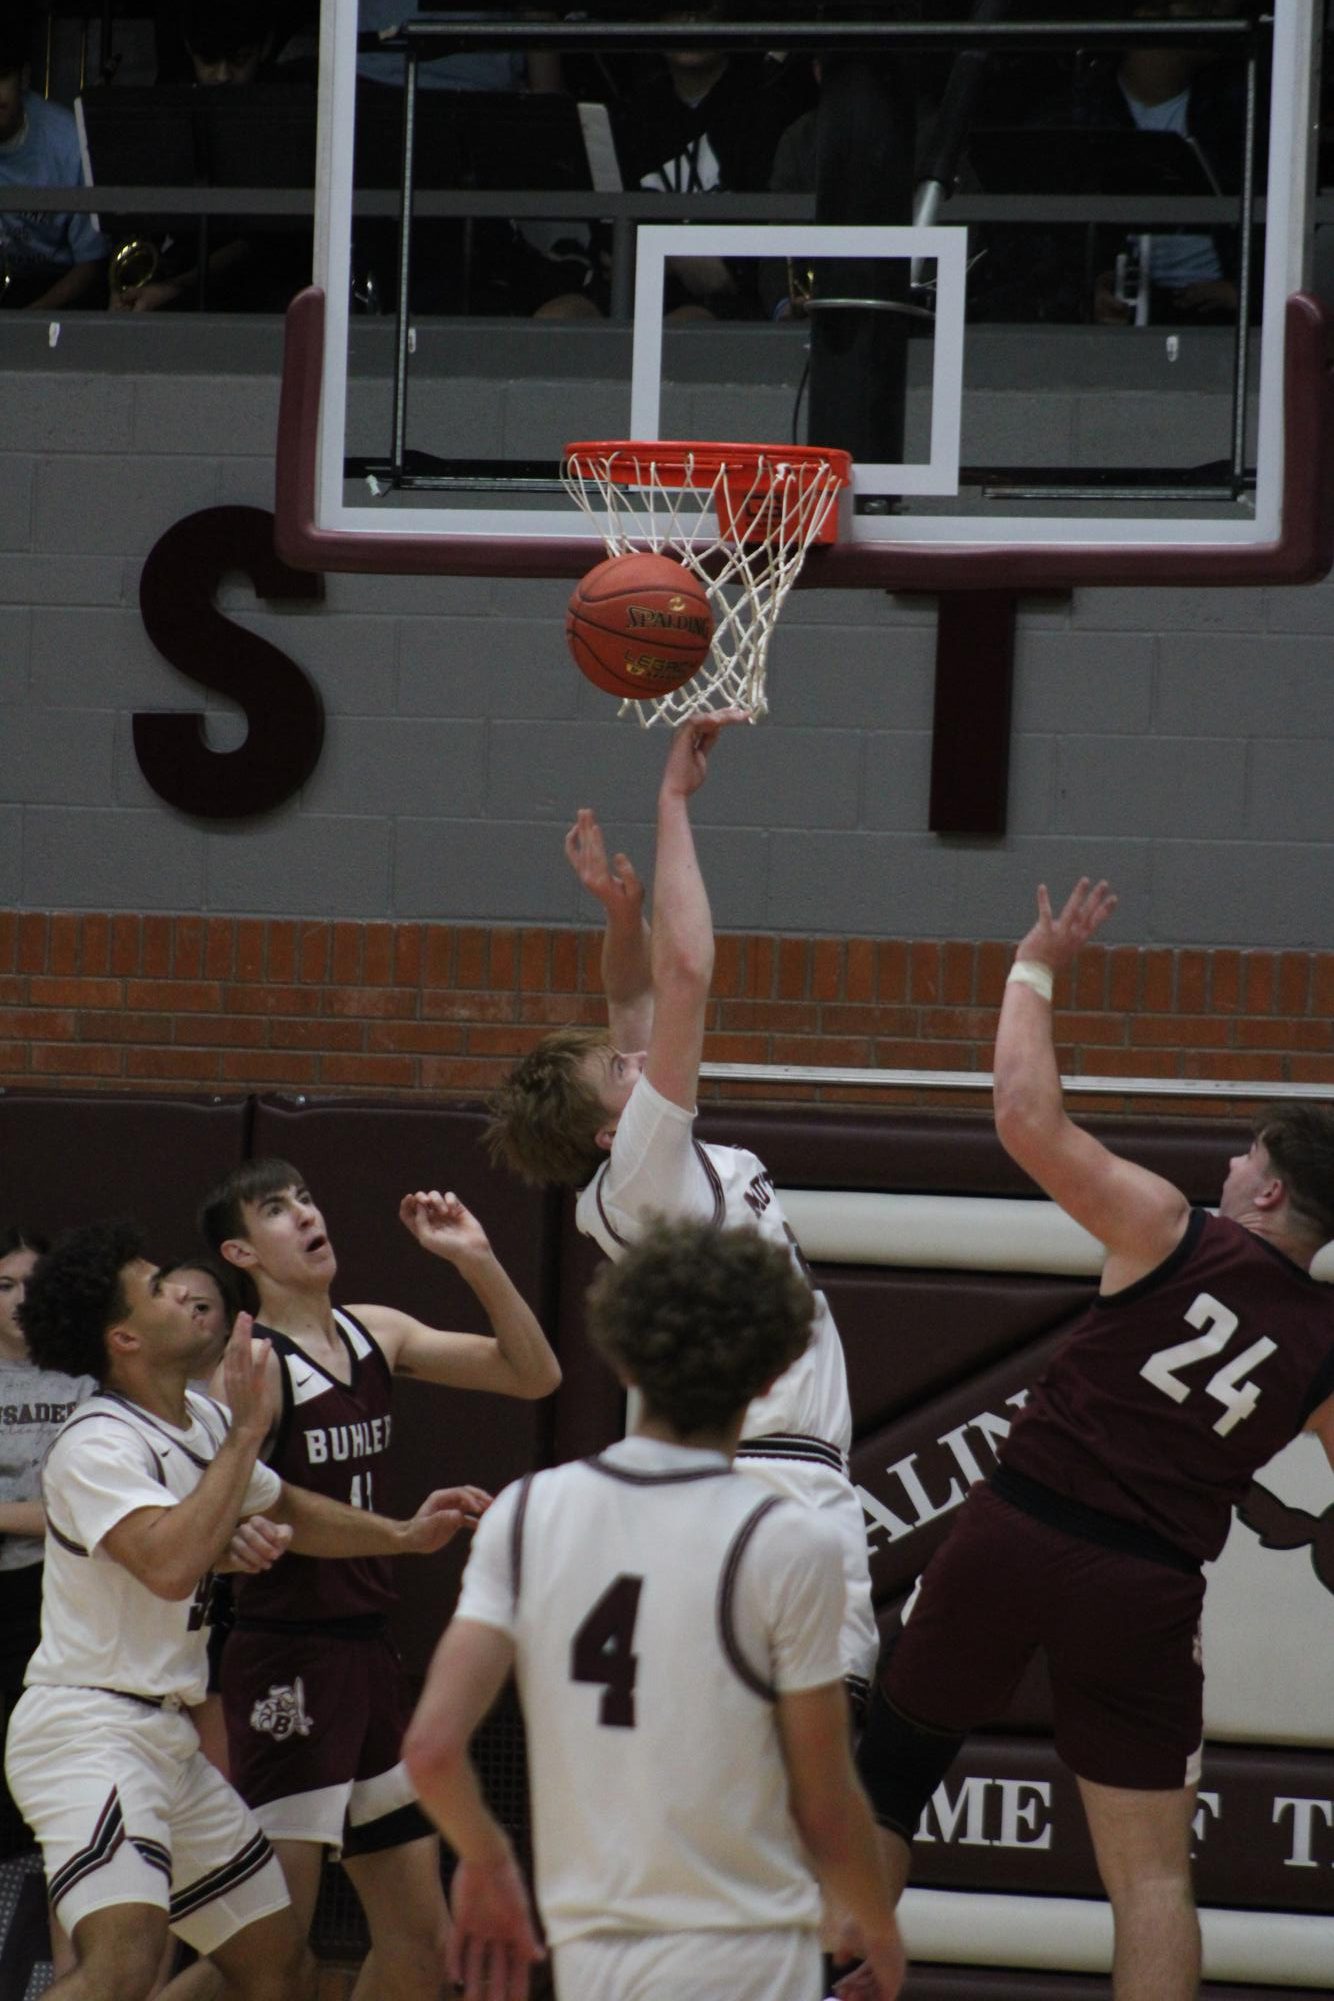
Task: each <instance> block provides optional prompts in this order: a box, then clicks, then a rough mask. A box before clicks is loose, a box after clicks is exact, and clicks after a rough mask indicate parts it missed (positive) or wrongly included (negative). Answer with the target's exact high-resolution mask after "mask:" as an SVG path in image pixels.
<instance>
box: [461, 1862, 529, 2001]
mask: <svg viewBox="0 0 1334 2001" xmlns="http://www.w3.org/2000/svg"><path fill="white" fill-rule="evenodd" d="M449 1901H450V1905H451V1909H452V1913H453V1918H454V1927H453V1931H452V1933H451V1935H450V1941H449V1968H448V1970H449V1977H450V1979H451V1980H452V1981H453V1982H454V1983H455V1986H456V1987H457V1988H458V1989H460V1990H461V1991H462V1995H463V2001H526V1997H527V1994H528V1969H529V1967H530V1966H533V1965H535V1964H536V1963H537V1961H538V1960H541V1959H545V1958H546V1954H545V1952H544V1951H543V1949H542V1947H541V1946H540V1945H539V1944H538V1942H537V1927H536V1925H535V1924H534V1922H533V1915H532V1910H531V1908H530V1906H529V1903H528V1892H527V1890H526V1889H525V1888H524V1883H523V1878H522V1877H521V1876H520V1874H519V1870H518V1865H517V1864H516V1862H515V1860H514V1857H513V1856H512V1855H509V1856H506V1857H505V1858H504V1860H502V1861H500V1862H495V1863H481V1862H460V1863H459V1864H458V1866H457V1868H456V1869H455V1871H454V1881H453V1884H452V1886H451V1890H450V1899H449Z"/></svg>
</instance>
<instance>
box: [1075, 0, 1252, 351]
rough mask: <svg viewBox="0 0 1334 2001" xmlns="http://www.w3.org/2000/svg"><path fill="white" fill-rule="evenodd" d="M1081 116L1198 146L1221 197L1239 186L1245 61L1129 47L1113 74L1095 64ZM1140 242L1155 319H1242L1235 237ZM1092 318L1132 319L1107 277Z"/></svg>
mask: <svg viewBox="0 0 1334 2001" xmlns="http://www.w3.org/2000/svg"><path fill="white" fill-rule="evenodd" d="M1237 12H1238V7H1237V5H1236V4H1235V0H1172V4H1170V5H1168V4H1158V5H1155V6H1144V7H1139V8H1137V9H1136V13H1137V14H1140V15H1142V16H1145V17H1146V18H1150V19H1152V18H1157V17H1160V16H1162V15H1164V14H1170V15H1174V16H1178V17H1201V18H1203V17H1219V18H1225V17H1226V16H1228V15H1230V14H1235V13H1237ZM1075 119H1076V122H1077V123H1079V124H1087V125H1125V126H1134V127H1135V128H1136V129H1137V130H1139V131H1141V132H1178V133H1180V134H1181V136H1182V138H1184V139H1188V140H1190V142H1191V143H1192V145H1193V146H1194V147H1195V149H1196V150H1197V152H1198V153H1199V156H1200V158H1201V160H1202V161H1203V163H1204V166H1205V168H1206V170H1207V172H1208V174H1209V176H1210V178H1211V180H1212V181H1213V182H1214V185H1215V186H1216V188H1217V189H1218V190H1219V191H1220V192H1232V191H1235V190H1236V189H1237V188H1238V187H1239V186H1240V185H1241V172H1242V149H1243V146H1244V143H1245V119H1246V79H1245V74H1244V72H1243V70H1242V68H1241V66H1240V64H1238V63H1235V62H1227V61H1220V60H1219V58H1218V56H1217V55H1216V54H1215V53H1214V52H1213V51H1211V50H1209V49H1198V48H1196V49H1190V48H1169V47H1165V46H1164V45H1163V44H1161V43H1155V44H1153V45H1151V46H1148V47H1143V48H1130V49H1127V50H1126V51H1125V52H1124V54H1123V55H1122V57H1121V59H1120V62H1119V63H1118V64H1117V65H1116V68H1115V69H1114V70H1113V69H1110V68H1104V67H1095V68H1093V69H1092V70H1090V71H1089V72H1087V73H1086V75H1085V78H1084V79H1083V82H1082V87H1081V88H1079V89H1077V92H1076V98H1075ZM1144 241H1145V242H1146V244H1147V246H1148V269H1147V270H1146V271H1141V273H1140V281H1141V283H1147V284H1148V286H1149V289H1150V300H1151V303H1150V310H1149V317H1150V319H1152V320H1154V321H1163V320H1168V321H1200V320H1206V321H1207V320H1231V319H1234V318H1235V317H1236V311H1237V285H1236V272H1235V257H1236V250H1235V236H1234V235H1233V234H1231V233H1227V234H1216V235H1211V234H1207V233H1204V232H1201V231H1184V230H1183V231H1177V232H1173V233H1171V234H1163V233H1156V234H1154V235H1153V236H1151V237H1148V238H1146V239H1144ZM1093 317H1094V319H1095V320H1097V321H1098V322H1099V323H1100V324H1102V325H1105V326H1115V325H1125V324H1127V323H1128V322H1129V321H1131V320H1133V319H1134V317H1135V311H1134V305H1133V303H1132V302H1129V301H1127V300H1125V299H1121V298H1118V297H1117V296H1116V291H1115V285H1114V279H1113V276H1112V274H1111V273H1110V272H1108V271H1101V272H1100V273H1099V276H1098V279H1097V283H1096V286H1095V289H1094V298H1093Z"/></svg>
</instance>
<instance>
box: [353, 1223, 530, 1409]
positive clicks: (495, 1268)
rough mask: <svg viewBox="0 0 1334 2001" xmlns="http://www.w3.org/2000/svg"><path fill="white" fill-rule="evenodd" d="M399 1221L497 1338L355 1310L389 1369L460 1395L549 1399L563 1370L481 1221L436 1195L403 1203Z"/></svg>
mask: <svg viewBox="0 0 1334 2001" xmlns="http://www.w3.org/2000/svg"><path fill="white" fill-rule="evenodd" d="M398 1213H399V1218H400V1220H401V1221H402V1223H403V1224H404V1226H405V1228H407V1229H409V1230H410V1231H411V1232H412V1234H413V1236H414V1237H415V1238H416V1239H417V1242H418V1243H419V1244H420V1245H421V1247H422V1249H423V1250H424V1251H429V1252H430V1253H431V1255H432V1257H437V1258H444V1259H446V1260H447V1262H448V1263H450V1264H452V1265H453V1266H454V1268H455V1270H456V1271H457V1272H458V1273H459V1275H460V1277H462V1278H463V1279H465V1280H466V1281H467V1283H468V1284H469V1285H470V1286H471V1288H472V1290H473V1292H474V1293H476V1295H477V1297H478V1299H479V1300H480V1301H481V1303H482V1307H483V1309H484V1310H485V1313H486V1317H487V1319H488V1320H489V1321H490V1323H491V1333H490V1334H489V1335H487V1334H455V1333H449V1332H447V1331H446V1330H445V1329H443V1328H438V1327H428V1326H426V1324H425V1323H424V1322H423V1321H421V1320H415V1319H414V1318H413V1316H412V1315H411V1314H410V1313H399V1312H397V1311H396V1310H395V1309H394V1308H392V1307H388V1306H354V1307H353V1308H352V1309H351V1310H352V1312H353V1313H354V1314H355V1315H356V1317H357V1318H358V1319H359V1320H362V1321H364V1322H365V1324H366V1326H367V1327H369V1328H370V1330H371V1332H372V1334H374V1336H375V1338H376V1340H377V1341H378V1342H379V1343H380V1346H381V1348H382V1349H383V1350H384V1356H385V1360H386V1361H387V1362H388V1364H389V1366H390V1368H391V1369H393V1370H394V1371H395V1373H396V1374H398V1375H403V1376H420V1377H421V1378H422V1379H423V1381H425V1382H428V1383H447V1384H449V1385H450V1386H451V1387H452V1388H454V1389H461V1390H495V1391H497V1392H498V1393H499V1395H501V1396H508V1397H527V1398H534V1397H545V1396H550V1394H551V1392H552V1391H553V1390H554V1389H555V1388H556V1387H557V1385H558V1384H559V1382H560V1363H559V1362H558V1361H557V1360H556V1357H555V1355H554V1354H553V1353H552V1350H551V1347H550V1345H549V1343H548V1341H547V1337H546V1335H545V1334H544V1333H543V1332H542V1329H541V1327H540V1326H539V1324H538V1321H537V1316H536V1315H535V1314H534V1312H533V1310H532V1308H531V1307H530V1306H529V1304H528V1302H527V1300H526V1299H525V1298H524V1296H523V1294H522V1293H521V1292H520V1291H519V1289H518V1287H517V1286H516V1285H515V1283H514V1281H513V1279H512V1278H511V1277H510V1275H509V1273H508V1272H507V1271H506V1270H505V1267H504V1266H503V1265H502V1264H501V1262H500V1260H499V1258H498V1257H497V1256H496V1254H495V1252H494V1251H493V1250H492V1248H491V1244H490V1241H489V1239H488V1237H487V1234H486V1232H485V1230H484V1229H483V1228H482V1226H481V1224H480V1223H479V1222H478V1220H477V1218H476V1217H475V1216H474V1215H472V1214H471V1213H470V1212H469V1211H468V1210H467V1209H465V1208H464V1206H463V1204H462V1203H461V1202H460V1201H459V1199H458V1197H457V1195H453V1194H447V1195H442V1194H441V1193H440V1190H439V1189H438V1188H432V1189H429V1190H423V1189H418V1190H417V1191H416V1193H415V1194H412V1195H405V1196H404V1197H403V1200H402V1202H401V1204H400V1205H399V1211H398Z"/></svg>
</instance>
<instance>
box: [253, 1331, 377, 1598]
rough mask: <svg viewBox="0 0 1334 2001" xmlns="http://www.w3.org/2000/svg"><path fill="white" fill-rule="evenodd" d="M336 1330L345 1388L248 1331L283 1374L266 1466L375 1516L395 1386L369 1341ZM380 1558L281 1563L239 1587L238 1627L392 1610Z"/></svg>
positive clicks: (286, 1345)
mask: <svg viewBox="0 0 1334 2001" xmlns="http://www.w3.org/2000/svg"><path fill="white" fill-rule="evenodd" d="M334 1322H335V1325H336V1327H337V1329H338V1333H339V1335H340V1337H341V1339H342V1341H343V1345H344V1347H345V1348H346V1350H347V1364H348V1367H349V1369H350V1370H351V1377H350V1380H349V1381H348V1382H346V1383H340V1382H339V1381H338V1380H337V1378H336V1377H334V1376H331V1375H330V1374H329V1373H328V1372H327V1370H325V1369H322V1368H321V1367H320V1365H319V1363H318V1362H312V1360H311V1359H310V1356H309V1355H308V1354H307V1353H306V1351H305V1349H304V1348H302V1347H300V1346H299V1345H298V1344H297V1342H295V1341H293V1340H291V1339H290V1338H289V1336H287V1335H286V1334H279V1333H278V1332H277V1331H276V1330H275V1329H274V1328H272V1327H264V1326H261V1325H260V1324H258V1323H257V1324H256V1327H255V1333H256V1334H257V1335H258V1336H261V1337H264V1338H267V1339H268V1340H270V1341H272V1343H273V1352H274V1354H275V1355H276V1356H277V1357H278V1364H279V1367H280V1369H281V1371H282V1386H283V1408H282V1416H281V1418H280V1419H279V1422H278V1430H277V1434H276V1436H275V1438H274V1441H273V1444H272V1446H271V1447H270V1449H269V1450H268V1451H267V1452H266V1453H265V1455H264V1456H265V1459H266V1460H267V1462H268V1464H269V1465H270V1466H272V1468H273V1470H274V1472H275V1473H277V1474H278V1475H279V1476H280V1477H281V1478H282V1479H283V1480H286V1481H289V1482H290V1483H291V1485H292V1486H294V1487H306V1488H308V1489H309V1490H310V1491H311V1492H312V1493H314V1494H328V1495H329V1497H330V1498H331V1499H332V1500H335V1501H345V1502H350V1503H351V1505H352V1506H353V1507H354V1508H374V1507H375V1506H376V1505H377V1493H378V1488H379V1485H380V1469H381V1467H382V1465H383V1463H384V1455H385V1453H386V1452H387V1451H388V1450H389V1435H390V1416H389V1402H390V1396H391V1392H392V1389H393V1377H392V1375H391V1373H390V1369H389V1364H388V1363H387V1362H386V1361H385V1358H384V1356H383V1355H382V1354H381V1352H380V1348H379V1346H378V1344H377V1342H376V1341H375V1340H374V1338H373V1336H372V1335H371V1334H369V1333H368V1332H367V1330H366V1328H364V1327H363V1326H362V1325H361V1322H360V1321H359V1320H354V1319H353V1317H352V1315H351V1314H350V1313H343V1312H341V1311H339V1310H338V1309H335V1312H334ZM395 1596H396V1593H395V1591H394V1587H393V1582H392V1563H391V1559H390V1558H389V1557H387V1556H357V1557H315V1556H292V1555H290V1554H289V1555H287V1556H284V1557H280V1558H279V1560H278V1562H277V1563H275V1564H274V1566H273V1568H272V1569H271V1570H266V1571H265V1572H264V1573H263V1574H262V1575H261V1576H259V1577H247V1578H246V1579H244V1581H242V1582H240V1589H239V1592H238V1601H237V1614H238V1623H240V1624H241V1625H246V1624H248V1623H249V1622H250V1621H252V1620H256V1619H262V1620H264V1622H265V1623H266V1624H267V1623H268V1622H270V1621H273V1620H282V1621H285V1622H287V1623H289V1624H291V1625H301V1626H308V1625H310V1624H311V1622H312V1621H323V1620H333V1619H364V1618H365V1617H366V1616H367V1615H368V1614H375V1613H379V1614H383V1613H385V1612H387V1611H388V1609H389V1607H390V1606H391V1605H392V1604H393V1603H394V1599H395Z"/></svg>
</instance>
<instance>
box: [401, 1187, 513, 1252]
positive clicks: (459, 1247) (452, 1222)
mask: <svg viewBox="0 0 1334 2001" xmlns="http://www.w3.org/2000/svg"><path fill="white" fill-rule="evenodd" d="M398 1217H399V1221H400V1222H401V1223H402V1224H403V1226H404V1228H405V1229H408V1230H411V1232H412V1234H413V1236H414V1237H415V1238H416V1239H417V1242H418V1243H419V1244H420V1245H421V1247H422V1249H423V1250H424V1251H429V1252H430V1253H431V1255H432V1257H437V1258H448V1259H449V1261H450V1263H451V1264H458V1263H459V1262H460V1261H461V1260H464V1259H467V1258H470V1257H474V1258H475V1257H485V1256H486V1255H488V1254H489V1252H490V1249H491V1243H490V1239H489V1238H488V1236H487V1234H486V1231H485V1230H484V1229H483V1228H482V1226H481V1224H480V1223H479V1222H478V1220H477V1218H476V1217H475V1216H474V1215H473V1214H472V1212H471V1211H470V1210H468V1209H465V1208H464V1206H463V1204H462V1203H461V1202H460V1201H459V1198H458V1196H457V1195H455V1194H454V1193H453V1192H452V1191H451V1192H450V1193H449V1194H447V1195H442V1194H441V1193H440V1190H439V1189H438V1188H429V1189H422V1188H419V1189H417V1190H416V1192H415V1193H414V1194H412V1195H405V1196H404V1197H403V1200H402V1201H401V1202H400V1203H399V1205H398Z"/></svg>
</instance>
